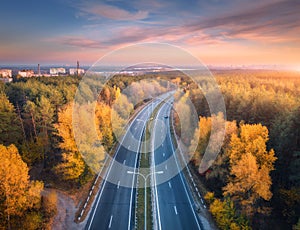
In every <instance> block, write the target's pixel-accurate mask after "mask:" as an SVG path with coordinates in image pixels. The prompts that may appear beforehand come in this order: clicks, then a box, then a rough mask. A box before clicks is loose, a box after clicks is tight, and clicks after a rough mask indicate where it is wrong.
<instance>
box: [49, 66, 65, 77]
mask: <svg viewBox="0 0 300 230" xmlns="http://www.w3.org/2000/svg"><path fill="white" fill-rule="evenodd" d="M50 74H51V75H52V76H57V75H61V74H66V69H65V68H50Z"/></svg>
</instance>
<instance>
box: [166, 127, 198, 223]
mask: <svg viewBox="0 0 300 230" xmlns="http://www.w3.org/2000/svg"><path fill="white" fill-rule="evenodd" d="M168 136H169V140H170V143H171V148H172V152H173V154H174V153H175V151H174V147H173V144H172V140H171V132H170V127H168ZM174 158H175V162H176V165H177V169H178V172H179V175H180V179H181V182H182V185H183V188H184V191H185V193H186V196H187V198H188V200H189V203H190V207H191V209H192V212H193V215H194V218H195V220H196V223H197V226H198V229H201V227H200V225H199V222H198V218H197V216H196V213H195V210H194V208H193V205H192V202H191V199H190V196H189V194H188V191H187V188H186V185H185V183H184V180H183V178H182V174H181V171H180V168H179V165H178V162H177V157H176V155H175V156H174Z"/></svg>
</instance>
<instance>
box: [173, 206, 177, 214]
mask: <svg viewBox="0 0 300 230" xmlns="http://www.w3.org/2000/svg"><path fill="white" fill-rule="evenodd" d="M174 211H175V213H176V215H178V212H177V208H176V206H175V205H174Z"/></svg>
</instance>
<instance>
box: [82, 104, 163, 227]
mask: <svg viewBox="0 0 300 230" xmlns="http://www.w3.org/2000/svg"><path fill="white" fill-rule="evenodd" d="M159 103H160V99H156V100H154V101H153V102H152V104H151V103H150V104H148V105H147V106H146V107H145V108H143V109H142V110H141V111H140V112H139V113H138V114H137V115H136V117H135V118H134V119H133V121H132V122H131V124H130V125H129V128H128V129H127V131H126V133H125V135H124V138H123V140H122V141H121V144H120V145H119V146H118V149H117V151H116V153H115V155H114V160H111V161H110V162H109V163H108V164H109V165H108V167H107V168H108V169H107V172H106V174H105V178H104V180H103V183H102V186H101V188H100V190H99V192H98V194H97V196H96V199H95V202H94V205H93V207H92V210H91V212H90V215H89V218H88V221H87V224H86V229H97V230H99V229H100V230H101V229H128V230H129V229H134V226H135V197H136V189H135V187H136V186H135V185H136V175H130V174H128V173H126V172H127V170H128V169H129V170H134V169H135V168H136V166H137V163H138V155H139V154H138V153H139V148H140V141H141V138H142V135H143V131H144V125H145V121H147V120H148V119H149V116H150V115H151V113H152V110H153V109H154V108H155V107H156V106H157V105H158V104H159ZM129 130H130V132H129ZM125 166H128V167H125ZM129 167H131V168H129Z"/></svg>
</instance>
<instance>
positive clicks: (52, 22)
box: [0, 0, 300, 70]
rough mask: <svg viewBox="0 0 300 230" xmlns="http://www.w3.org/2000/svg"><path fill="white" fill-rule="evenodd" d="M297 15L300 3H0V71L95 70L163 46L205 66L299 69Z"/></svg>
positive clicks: (237, 0) (16, 0) (177, 0)
mask: <svg viewBox="0 0 300 230" xmlns="http://www.w3.org/2000/svg"><path fill="white" fill-rule="evenodd" d="M299 12H300V0H284V1H282V0H251V1H248V0H173V1H167V0H130V1H129V0H107V1H102V0H97V1H96V0H49V1H45V0H44V1H41V0H26V1H24V0H3V1H1V13H0V29H1V32H0V64H36V63H41V64H75V63H76V61H77V60H79V61H80V63H82V64H85V65H91V64H93V63H94V62H96V61H97V60H98V59H99V58H101V57H102V56H103V55H105V54H107V53H109V52H113V51H114V50H116V49H119V48H122V47H125V46H128V45H132V44H136V43H143V42H160V43H168V44H171V45H175V46H178V47H181V48H183V49H185V50H186V51H188V52H190V53H191V54H192V55H194V56H195V57H197V58H198V59H199V60H201V61H202V62H203V63H204V64H206V65H287V66H293V67H294V68H299V70H300V13H299ZM162 55H163V54H162Z"/></svg>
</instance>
